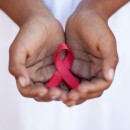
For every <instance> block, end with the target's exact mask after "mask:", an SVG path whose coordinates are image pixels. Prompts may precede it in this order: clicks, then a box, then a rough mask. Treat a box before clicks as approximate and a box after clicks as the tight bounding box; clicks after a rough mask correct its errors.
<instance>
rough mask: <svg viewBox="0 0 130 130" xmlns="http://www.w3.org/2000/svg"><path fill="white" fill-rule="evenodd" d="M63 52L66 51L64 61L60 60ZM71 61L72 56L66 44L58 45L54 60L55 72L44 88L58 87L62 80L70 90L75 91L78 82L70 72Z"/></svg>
mask: <svg viewBox="0 0 130 130" xmlns="http://www.w3.org/2000/svg"><path fill="white" fill-rule="evenodd" d="M63 50H66V51H67V55H66V57H65V58H64V60H62V59H61V57H60V52H61V51H63ZM73 59H74V58H73V54H72V52H71V50H70V48H69V47H68V46H67V44H65V43H62V44H60V45H59V46H58V49H57V51H56V54H55V59H54V61H55V66H56V71H55V73H54V74H53V76H52V78H51V79H50V80H49V81H48V82H47V83H46V87H48V88H54V87H58V86H59V85H60V83H61V82H62V80H64V81H65V82H66V84H67V85H68V86H69V87H70V88H71V89H75V88H77V87H78V85H79V82H78V80H77V79H76V78H75V77H74V75H73V74H72V73H71V71H70V69H71V66H72V64H73Z"/></svg>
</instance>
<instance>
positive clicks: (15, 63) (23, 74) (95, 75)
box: [0, 0, 128, 106]
mask: <svg viewBox="0 0 130 130" xmlns="http://www.w3.org/2000/svg"><path fill="white" fill-rule="evenodd" d="M126 2H128V0H115V1H114V2H113V0H105V1H104V0H82V1H81V2H80V4H79V5H78V7H77V9H76V10H75V12H74V13H73V14H72V16H70V18H69V19H68V21H67V24H66V35H65V36H64V32H63V28H62V26H61V24H60V23H59V22H58V21H57V20H56V19H55V18H54V17H53V16H52V14H51V13H50V11H49V10H48V8H47V7H46V6H45V4H44V3H43V2H42V0H37V1H35V0H28V1H26V0H19V1H17V0H10V1H8V4H7V1H5V0H1V1H0V7H1V8H2V9H3V10H4V11H5V12H6V13H7V14H8V15H9V16H10V17H11V18H12V19H13V20H14V21H15V22H16V23H17V24H18V25H19V27H20V31H19V33H18V35H17V36H16V38H15V40H14V42H13V43H12V45H11V47H10V62H9V70H10V72H11V74H13V76H14V77H15V79H16V83H17V87H18V89H19V91H20V93H21V94H22V95H23V96H25V97H30V98H34V99H35V100H37V101H40V102H43V101H51V100H53V99H56V100H62V101H63V102H64V103H65V104H66V105H67V106H73V105H77V104H81V103H83V102H85V101H86V100H88V99H92V98H96V97H99V96H101V94H102V93H103V91H104V90H106V89H107V88H108V87H109V86H110V84H111V82H112V80H113V78H114V73H115V69H116V65H117V62H118V55H117V50H116V41H115V38H114V35H113V33H112V32H111V30H110V28H109V27H108V23H107V21H108V18H109V17H110V16H111V15H112V14H113V13H114V12H115V11H116V10H118V9H119V8H120V7H121V6H123V5H124V4H125V3H126ZM11 3H14V4H11ZM21 10H22V11H21ZM19 12H20V14H19ZM57 34H58V35H57ZM65 37H66V42H67V43H68V45H69V46H70V48H71V49H72V51H73V54H74V63H73V66H72V72H73V73H74V74H75V75H76V76H77V78H78V79H79V80H80V81H81V84H80V86H79V87H78V88H77V89H76V90H71V91H70V92H68V87H67V86H65V84H64V83H62V84H61V86H59V87H60V88H57V89H47V88H46V87H45V83H46V82H47V81H48V80H49V79H50V78H51V76H52V75H53V73H54V72H55V66H54V60H53V57H54V54H55V52H56V49H57V47H58V45H59V43H60V42H65ZM62 56H63V57H64V53H63V54H62ZM61 88H62V89H61Z"/></svg>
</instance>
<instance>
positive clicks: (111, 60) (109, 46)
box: [98, 33, 118, 82]
mask: <svg viewBox="0 0 130 130" xmlns="http://www.w3.org/2000/svg"><path fill="white" fill-rule="evenodd" d="M98 45H99V46H98V49H99V51H100V53H101V56H102V58H103V76H104V78H105V79H106V80H107V81H110V82H111V81H112V80H113V78H114V73H115V69H116V66H117V63H118V54H117V47H116V40H115V38H114V36H113V35H112V33H111V35H107V36H106V37H103V38H101V39H100V41H99V43H98Z"/></svg>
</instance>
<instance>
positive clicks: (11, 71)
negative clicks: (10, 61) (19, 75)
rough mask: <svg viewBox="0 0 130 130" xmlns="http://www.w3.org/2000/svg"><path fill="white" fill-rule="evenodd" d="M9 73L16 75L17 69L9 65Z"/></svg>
mask: <svg viewBox="0 0 130 130" xmlns="http://www.w3.org/2000/svg"><path fill="white" fill-rule="evenodd" d="M8 70H9V72H10V73H11V74H12V75H14V73H15V71H16V67H15V66H13V65H9V68H8Z"/></svg>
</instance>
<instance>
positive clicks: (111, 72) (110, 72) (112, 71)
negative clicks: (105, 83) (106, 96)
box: [108, 68, 115, 80]
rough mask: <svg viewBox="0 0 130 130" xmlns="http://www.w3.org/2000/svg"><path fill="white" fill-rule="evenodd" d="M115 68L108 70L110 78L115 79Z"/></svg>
mask: <svg viewBox="0 0 130 130" xmlns="http://www.w3.org/2000/svg"><path fill="white" fill-rule="evenodd" d="M114 73H115V72H114V69H112V68H111V69H110V70H109V71H108V79H109V80H113V78H114Z"/></svg>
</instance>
